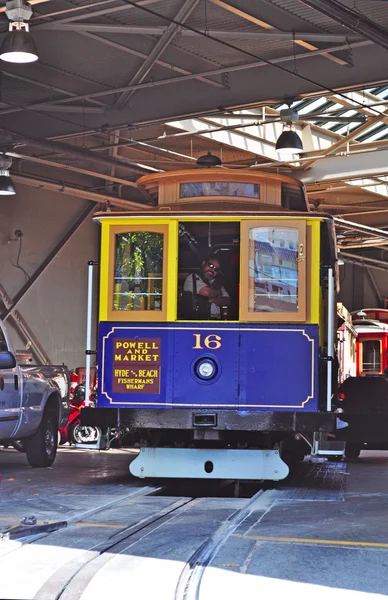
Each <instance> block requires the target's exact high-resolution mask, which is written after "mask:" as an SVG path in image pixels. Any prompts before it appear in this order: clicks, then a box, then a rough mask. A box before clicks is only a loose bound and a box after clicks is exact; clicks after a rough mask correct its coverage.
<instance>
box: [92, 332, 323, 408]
mask: <svg viewBox="0 0 388 600" xmlns="http://www.w3.org/2000/svg"><path fill="white" fill-rule="evenodd" d="M149 327H151V328H152V331H156V330H163V331H168V330H169V329H172V330H174V331H175V330H181V331H182V330H183V331H241V329H240V328H239V327H179V326H178V327H160V326H159V327H158V326H153V324H152V325H150V326H149ZM117 329H120V330H122V329H129V330H133V329H145V327H144V326H141V325H129V326H120V325H118V326H117V327H112V328H111V330H110V331H109V332H108V333H107V334H106V335H104V337H103V338H102V353H101V354H102V360H101V363H102V364H101V394H102V395H104V396H105V397H106V398H107V399H108V400H109V404H111V405H112V406H116V405H121V404H125V405H126V406H128V405H131V404H133V405H144V406H149V405H150V404H153V405H155V406H164V407H166V406H169V407H182V408H213V407H214V404H178V403H176V402H149V401H146V402H141V401H139V400H134V401H133V402H131V401H130V400H125V401H122V402H117V401H114V400H113V398H111V396H109V395H108V393H107V392H106V391H105V389H104V385H105V378H104V373H105V341H106V340H107V339H108V338H109V337H110V336H111V335H112V334H113V333H114V332H115V331H116V330H117ZM243 331H282V332H290V333H301V334H302V335H303V336H304V337H306V338H307V340H308V342H310V343H311V390H310V395H309V396H307V398H306V400H304V401H303V402H302V404H217V406H218V407H221V408H222V407H225V408H304V406H305V405H306V404H307V403H308V402H309V400H311V399H312V398H314V384H315V368H314V367H315V362H314V350H315V340H314V339H312V338H310V336H309V335H308V334H307V333H306V331H305V330H304V329H285V328H282V327H281V328H278V329H275V328H273V327H271V328H265V327H257V328H256V327H255V328H251V327H249V328H247V329H243ZM160 372H161V367H160ZM157 395H159V394H155V396H157Z"/></svg>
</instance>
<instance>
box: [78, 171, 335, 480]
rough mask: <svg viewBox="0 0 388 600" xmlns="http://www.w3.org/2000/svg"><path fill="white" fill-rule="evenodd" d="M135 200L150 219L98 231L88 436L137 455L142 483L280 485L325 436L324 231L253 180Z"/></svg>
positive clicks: (193, 175)
mask: <svg viewBox="0 0 388 600" xmlns="http://www.w3.org/2000/svg"><path fill="white" fill-rule="evenodd" d="M138 187H139V189H140V190H142V192H143V193H144V194H145V195H146V196H147V197H148V199H149V202H150V203H151V204H152V206H144V207H139V209H138V210H135V211H131V212H104V213H99V214H98V215H96V217H95V220H96V221H97V222H98V223H100V225H101V230H102V231H101V264H100V286H99V288H100V291H99V349H98V365H99V389H98V403H97V408H93V409H87V408H86V409H84V410H83V411H82V423H83V424H84V425H95V426H98V427H100V428H101V429H102V430H103V432H105V433H106V435H105V439H107V435H108V432H109V431H111V430H114V431H116V432H122V434H125V435H126V436H127V437H126V439H129V440H130V443H131V444H133V445H137V446H139V447H140V451H139V454H138V456H137V458H136V459H135V460H134V461H133V462H132V463H131V465H130V471H131V473H132V474H133V475H135V476H137V477H169V478H180V477H183V478H188V477H193V478H213V479H225V478H227V479H230V478H232V479H252V480H255V479H257V480H262V479H269V480H279V479H283V478H285V477H286V476H287V474H288V472H289V465H290V464H291V463H292V461H293V460H296V459H302V458H303V456H304V454H305V453H306V447H305V446H306V443H305V440H312V439H313V436H314V433H315V432H318V433H320V434H322V433H324V432H329V431H332V430H333V429H334V427H335V425H334V422H335V415H334V414H333V412H332V407H331V397H332V387H333V385H336V373H334V370H333V362H334V347H335V344H336V338H335V330H336V291H337V282H338V272H337V271H338V267H337V250H336V244H335V232H334V225H333V220H332V218H331V217H330V216H329V215H325V214H323V213H317V212H310V210H309V206H308V202H307V198H306V194H305V191H304V188H303V185H302V184H301V183H300V182H299V181H297V180H294V179H292V178H291V177H288V176H286V175H278V174H273V173H266V172H262V171H257V170H256V171H255V170H250V171H241V170H239V171H236V170H233V169H226V168H197V169H190V170H182V171H176V172H163V173H156V174H152V175H146V176H144V177H142V178H140V179H139V180H138ZM89 313H90V311H89ZM103 439H104V438H103Z"/></svg>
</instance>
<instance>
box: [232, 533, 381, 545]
mask: <svg viewBox="0 0 388 600" xmlns="http://www.w3.org/2000/svg"><path fill="white" fill-rule="evenodd" d="M233 537H238V538H242V539H244V540H258V541H262V542H283V543H286V544H313V545H322V546H323V545H324V546H355V547H356V546H360V547H361V548H388V544H387V543H384V542H357V541H353V540H321V539H319V538H317V539H316V538H311V539H310V538H293V537H289V538H288V537H275V536H270V535H244V534H242V533H234V534H233Z"/></svg>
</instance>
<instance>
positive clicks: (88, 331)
mask: <svg viewBox="0 0 388 600" xmlns="http://www.w3.org/2000/svg"><path fill="white" fill-rule="evenodd" d="M94 264H95V263H94V262H93V261H92V260H91V261H89V262H88V308H87V316H86V374H85V405H86V406H88V405H89V390H90V360H91V351H92V349H91V345H92V312H93V267H94Z"/></svg>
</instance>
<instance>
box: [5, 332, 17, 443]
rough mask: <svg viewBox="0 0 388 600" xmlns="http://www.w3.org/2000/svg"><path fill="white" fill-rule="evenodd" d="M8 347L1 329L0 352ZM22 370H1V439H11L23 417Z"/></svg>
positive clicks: (15, 368)
mask: <svg viewBox="0 0 388 600" xmlns="http://www.w3.org/2000/svg"><path fill="white" fill-rule="evenodd" d="M7 350H9V351H10V352H12V349H11V348H9V347H8V344H7V340H6V338H5V335H4V332H3V330H2V328H1V327H0V352H6V351H7ZM20 383H21V381H20V368H19V367H18V366H16V367H14V368H13V369H0V439H7V438H9V437H10V436H11V435H12V433H13V432H14V430H15V429H16V427H17V424H18V421H19V418H20V416H21V410H22V409H21V385H20Z"/></svg>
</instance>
